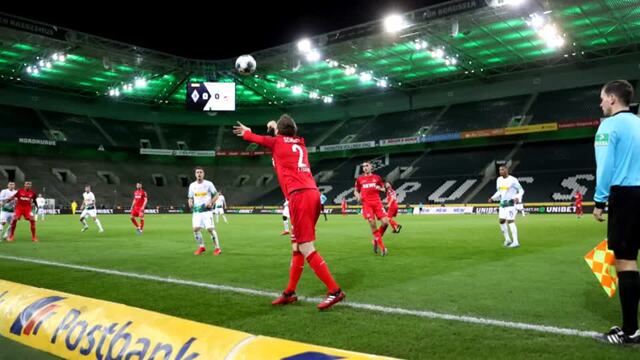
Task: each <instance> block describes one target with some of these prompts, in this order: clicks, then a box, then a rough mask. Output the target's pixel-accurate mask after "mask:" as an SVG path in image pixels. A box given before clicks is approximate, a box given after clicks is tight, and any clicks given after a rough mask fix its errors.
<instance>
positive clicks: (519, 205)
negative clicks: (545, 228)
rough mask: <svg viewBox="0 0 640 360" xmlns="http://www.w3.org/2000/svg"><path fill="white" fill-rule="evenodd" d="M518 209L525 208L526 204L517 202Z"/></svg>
mask: <svg viewBox="0 0 640 360" xmlns="http://www.w3.org/2000/svg"><path fill="white" fill-rule="evenodd" d="M516 210H518V211H522V210H524V204H523V203H517V204H516Z"/></svg>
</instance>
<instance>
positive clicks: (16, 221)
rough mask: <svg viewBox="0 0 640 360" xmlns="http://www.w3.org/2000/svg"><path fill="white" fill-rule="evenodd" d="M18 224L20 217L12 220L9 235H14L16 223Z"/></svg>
mask: <svg viewBox="0 0 640 360" xmlns="http://www.w3.org/2000/svg"><path fill="white" fill-rule="evenodd" d="M17 224H18V219H13V220H11V230H9V235H10V236H13V234H15V232H16V225H17Z"/></svg>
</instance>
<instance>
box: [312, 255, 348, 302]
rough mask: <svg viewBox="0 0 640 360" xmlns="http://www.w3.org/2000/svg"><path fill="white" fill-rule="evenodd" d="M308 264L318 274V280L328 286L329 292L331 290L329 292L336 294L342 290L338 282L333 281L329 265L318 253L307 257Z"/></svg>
mask: <svg viewBox="0 0 640 360" xmlns="http://www.w3.org/2000/svg"><path fill="white" fill-rule="evenodd" d="M307 262H308V263H309V266H311V268H312V269H313V272H315V273H316V276H318V278H319V279H320V280H321V281H322V282H323V283H324V284H325V285H326V286H327V290H329V292H331V293H334V292H336V291H338V289H340V287H339V286H338V284H337V283H336V281H335V280H334V279H333V276H331V272H330V271H329V267H328V266H327V263H326V262H325V261H324V259H323V258H322V256H320V254H318V252H317V251H314V252H312V253H311V254H309V256H307Z"/></svg>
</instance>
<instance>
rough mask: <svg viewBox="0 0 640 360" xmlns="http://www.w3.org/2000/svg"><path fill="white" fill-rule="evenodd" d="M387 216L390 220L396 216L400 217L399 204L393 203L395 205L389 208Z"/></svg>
mask: <svg viewBox="0 0 640 360" xmlns="http://www.w3.org/2000/svg"><path fill="white" fill-rule="evenodd" d="M387 215H388V216H389V217H390V218H394V217H396V215H398V204H397V203H393V204H391V206H389V208H388V209H387Z"/></svg>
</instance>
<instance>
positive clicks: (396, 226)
mask: <svg viewBox="0 0 640 360" xmlns="http://www.w3.org/2000/svg"><path fill="white" fill-rule="evenodd" d="M389 224H391V228H392V229H393V231H396V230H397V229H398V223H397V222H396V221H395V220H393V219H389Z"/></svg>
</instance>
